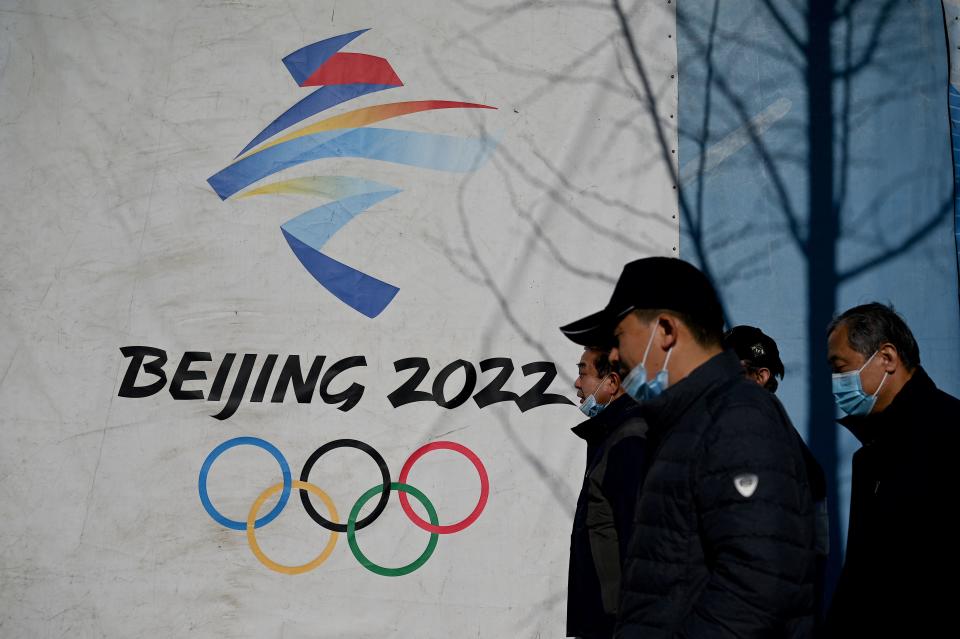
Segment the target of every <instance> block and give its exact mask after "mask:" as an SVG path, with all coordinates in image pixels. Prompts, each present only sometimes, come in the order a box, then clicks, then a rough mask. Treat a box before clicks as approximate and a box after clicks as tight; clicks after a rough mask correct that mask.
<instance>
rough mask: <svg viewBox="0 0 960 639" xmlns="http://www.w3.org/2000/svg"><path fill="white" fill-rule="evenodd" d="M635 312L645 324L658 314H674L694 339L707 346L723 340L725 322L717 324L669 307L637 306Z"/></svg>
mask: <svg viewBox="0 0 960 639" xmlns="http://www.w3.org/2000/svg"><path fill="white" fill-rule="evenodd" d="M633 313H634V315H636V316H637V319H639V320H640V321H641V322H643V323H645V324H646V323H649V322H652V321H653V320H654V319H656V317H657V316H658V315H673V316H674V317H676V318H677V319H678V320H680V321H681V322H683V325H684V326H686V327H687V329H689V330H690V334H691V335H693V339H694V341H696V342H697V344H699V345H700V346H703V347H706V348H709V347H711V346H720V344H721V342H722V341H723V324H719V325H716V324H715V323H713V322H706V321H702V320H701V319H698V318H697V317H694V316H693V315H690V314H689V313H681V312H679V311H671V310H670V309H668V308H637V309H634V311H633Z"/></svg>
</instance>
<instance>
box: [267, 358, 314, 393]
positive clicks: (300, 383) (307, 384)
mask: <svg viewBox="0 0 960 639" xmlns="http://www.w3.org/2000/svg"><path fill="white" fill-rule="evenodd" d="M325 359H326V358H325V357H324V356H323V355H318V356H316V357H314V358H313V364H311V365H310V372H309V373H307V379H306V381H304V379H303V370H302V369H301V368H300V356H299V355H289V356H287V361H286V362H284V363H283V368H281V369H280V376H279V377H278V378H277V385H276V387H275V388H274V389H273V397H272V398H271V399H270V401H271V402H273V403H277V404H279V403H280V402H282V401H283V398H284V396H286V394H287V387H288V386H289V385H290V382H291V381H292V382H293V392H294V394H295V395H296V396H297V401H298V402H300V403H301V404H309V403H310V400H312V399H313V389H314V388H316V386H317V380H318V379H319V378H320V369H321V368H323V362H324V360H325Z"/></svg>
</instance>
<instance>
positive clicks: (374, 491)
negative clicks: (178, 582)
mask: <svg viewBox="0 0 960 639" xmlns="http://www.w3.org/2000/svg"><path fill="white" fill-rule="evenodd" d="M243 445H247V446H256V447H258V448H262V449H263V450H265V451H267V452H268V453H270V454H271V455H273V457H274V459H276V460H277V463H279V464H280V471H281V474H282V476H283V481H282V482H280V483H278V484H273V485H272V486H270V487H269V488H267V489H266V490H265V491H263V492H262V493H261V494H260V496H259V497H257V499H256V500H255V501H254V502H253V505H252V506H251V507H250V512H249V514H248V515H247V520H246V521H237V520H234V519H229V518H227V517H225V516H224V515H222V514H221V513H220V511H218V510H217V509H216V508H215V507H214V506H213V504H212V503H211V502H210V497H209V495H208V494H207V476H208V475H209V473H210V467H211V466H212V465H213V462H214V461H216V459H217V458H218V457H219V456H220V455H221V454H223V453H224V452H225V451H227V450H229V449H231V448H234V447H235V446H243ZM344 447H348V448H356V449H358V450H361V451H363V452H365V453H367V454H368V455H370V457H371V458H373V460H374V461H375V462H376V463H377V466H378V467H379V468H380V476H381V479H382V482H381V483H380V484H377V485H375V486H373V487H372V488H370V489H369V490H367V491H366V492H364V493H363V494H362V495H360V498H359V499H358V500H357V501H356V503H354V505H353V507H352V508H351V509H350V515H349V516H348V517H347V523H346V524H345V525H344V524H341V523H340V521H339V515H338V514H337V509H336V506H334V503H333V500H332V499H330V496H329V495H327V493H325V492H324V491H323V490H321V489H320V488H319V487H317V486H315V485H313V484H311V483H309V482H308V478H309V475H310V471H311V470H312V469H313V467H314V465H316V463H317V461H318V460H319V459H320V457H322V456H323V455H324V454H326V453H328V452H330V451H331V450H335V449H337V448H344ZM441 449H445V450H452V451H455V452H458V453H460V454H462V455H464V456H465V457H466V458H467V459H468V460H470V462H471V463H472V464H473V466H474V468H476V470H477V473H478V474H479V475H480V499H479V500H478V501H477V505H476V506H475V507H474V509H473V511H472V512H471V513H470V514H469V515H467V517H466V518H464V519H462V520H461V521H459V522H456V523H453V524H448V525H440V521H439V518H438V516H437V511H436V509H435V508H434V506H433V504H432V503H431V502H430V500H429V499H427V496H426V495H424V494H423V493H422V492H421V491H420V490H419V489H417V488H415V487H414V486H411V485H409V484H408V483H407V477H408V475H409V474H410V470H411V468H412V467H413V464H414V463H415V462H416V461H417V460H418V459H420V458H421V457H422V456H423V455H425V454H426V453H428V452H430V451H432V450H441ZM198 488H199V492H200V503H201V504H202V505H203V508H204V510H206V511H207V514H208V515H210V517H211V518H213V520H214V521H216V522H217V523H219V524H221V525H222V526H225V527H227V528H230V529H232V530H245V531H246V533H247V543H248V545H249V546H250V550H251V552H253V555H254V556H255V557H256V558H257V560H258V561H259V562H260V563H262V564H263V565H264V566H266V567H267V568H269V569H270V570H274V571H276V572H280V573H284V574H288V575H296V574H301V573H305V572H309V571H311V570H313V569H314V568H316V567H317V566H319V565H320V564H322V563H323V562H325V561H326V560H327V559H328V558H329V557H330V555H331V553H332V552H333V549H334V547H335V546H336V543H337V538H338V536H339V535H338V533H341V532H345V533H346V534H347V543H348V544H349V546H350V550H351V552H352V553H353V556H354V557H355V558H356V559H357V561H358V562H359V563H360V565H362V566H363V567H364V568H366V569H367V570H370V571H371V572H374V573H376V574H378V575H383V576H386V577H398V576H401V575H408V574H410V573H412V572H413V571H415V570H417V569H418V568H420V567H421V566H423V564H425V563H426V562H427V560H428V559H430V557H431V555H433V552H434V550H435V549H436V547H437V540H438V539H439V536H440V535H442V534H450V533H455V532H459V531H461V530H463V529H464V528H466V527H467V526H470V525H471V524H472V523H473V522H475V521H476V520H477V518H478V517H479V516H480V513H481V512H483V509H484V507H485V506H486V504H487V498H488V497H489V495H490V480H489V477H488V476H487V471H486V469H485V468H484V466H483V463H482V462H481V461H480V458H479V457H478V456H477V455H476V454H475V453H474V452H473V451H472V450H470V449H469V448H467V447H466V446H463V445H462V444H458V443H456V442H450V441H437V442H432V443H429V444H426V445H424V446H421V447H420V448H418V449H417V450H416V451H414V452H413V454H411V455H410V457H409V458H408V459H407V461H405V462H404V464H403V468H402V470H401V471H400V480H399V481H397V482H392V481H390V471H389V469H388V468H387V463H386V461H384V459H383V457H382V456H381V455H380V453H378V452H377V451H376V450H375V449H374V448H373V447H371V446H370V445H368V444H366V443H364V442H361V441H359V440H356V439H337V440H334V441H331V442H328V443H326V444H324V445H323V446H321V447H320V448H318V449H316V450H315V451H313V453H311V455H310V456H309V457H308V458H307V461H306V463H305V464H304V466H303V469H302V471H301V472H300V479H299V480H293V479H292V476H291V473H290V466H289V465H288V464H287V460H286V459H285V458H284V457H283V455H282V454H281V453H280V451H279V450H278V449H277V448H276V447H275V446H274V445H273V444H271V443H269V442H267V441H265V440H263V439H259V438H257V437H235V438H233V439H229V440H227V441H225V442H223V443H222V444H220V445H219V446H217V447H216V448H214V449H213V450H212V451H210V454H209V455H207V457H206V459H204V461H203V464H202V465H201V467H200V477H199V480H198ZM293 488H296V489H297V490H299V491H300V501H301V502H302V503H303V506H304V509H305V510H306V511H307V514H308V515H310V518H311V519H313V521H315V522H316V523H317V524H319V525H320V526H322V527H323V528H325V529H327V530H329V531H330V537H329V539H328V540H327V544H326V545H325V546H324V548H323V550H322V551H321V552H320V554H319V555H317V556H316V557H315V558H314V559H312V560H311V561H309V562H307V563H305V564H303V565H300V566H286V565H283V564H279V563H277V562H275V561H273V560H272V559H270V558H269V557H267V556H266V555H265V554H264V553H263V551H262V550H261V548H260V545H259V544H258V543H257V537H256V532H255V530H256V529H257V528H259V527H261V526H265V525H266V524H269V523H270V522H271V521H273V520H274V519H276V517H277V516H278V515H279V514H280V511H282V510H283V509H284V507H285V506H286V505H287V501H288V500H289V498H290V492H291V491H292V489H293ZM391 490H395V491H397V493H398V494H399V495H400V505H401V506H402V507H403V511H404V513H406V515H407V517H408V518H409V519H410V520H411V521H412V522H413V523H414V524H415V525H416V526H418V527H419V528H422V529H423V530H426V531H427V532H429V533H430V540H429V541H428V542H427V547H426V549H425V550H424V551H423V552H422V553H421V554H420V556H419V557H417V559H415V560H414V561H412V562H411V563H409V564H407V565H405V566H400V567H399V568H387V567H384V566H380V565H377V564H375V563H373V562H372V561H370V560H369V559H367V557H366V556H364V554H363V553H362V552H361V551H360V546H359V544H358V543H357V538H356V534H357V531H358V530H360V529H362V528H364V527H366V526H368V525H370V524H371V523H373V522H374V521H375V520H376V519H377V517H379V516H380V514H381V513H382V512H383V510H384V508H385V507H386V504H387V501H388V500H389V496H390V491H391ZM277 492H280V498H279V500H278V501H277V504H276V505H275V506H274V507H273V509H271V510H270V512H268V513H267V514H266V515H264V516H263V517H261V518H259V519H257V514H258V513H259V512H260V508H261V507H262V506H263V504H264V503H265V502H266V500H267V499H269V498H270V497H271V496H273V495H275V494H276V493H277ZM309 493H313V494H314V495H316V496H317V497H319V498H320V500H321V501H323V503H324V505H325V506H326V508H327V511H328V512H329V515H330V518H331V519H326V518H325V517H323V516H322V515H320V513H318V512H317V511H316V509H315V508H314V507H313V504H312V503H311V501H310V497H309ZM378 494H379V495H380V499H379V501H378V502H377V505H376V507H375V508H374V509H373V511H372V512H371V513H370V514H369V515H367V516H366V517H364V518H363V519H361V520H359V521H357V518H358V517H359V516H360V511H361V510H362V509H363V506H364V505H365V504H366V503H367V502H368V501H370V500H371V499H372V498H373V497H374V496H376V495H378ZM407 494H410V495H413V496H414V497H415V498H416V499H417V501H419V502H420V503H421V504H423V507H424V508H425V509H426V511H427V516H428V517H429V518H430V522H429V523H428V522H426V521H424V520H423V519H422V518H420V517H419V516H418V515H417V514H416V513H415V512H414V511H413V508H412V507H411V506H410V500H409V498H408V497H407ZM331 520H332V521H331Z"/></svg>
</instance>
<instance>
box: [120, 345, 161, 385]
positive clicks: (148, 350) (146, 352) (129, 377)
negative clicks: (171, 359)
mask: <svg viewBox="0 0 960 639" xmlns="http://www.w3.org/2000/svg"><path fill="white" fill-rule="evenodd" d="M120 352H121V353H122V354H123V356H124V357H130V358H131V359H130V364H128V365H127V372H126V373H125V374H124V375H123V381H122V382H121V383H120V392H119V393H117V396H118V397H135V398H136V397H150V396H151V395H153V394H154V393H158V392H160V389H162V388H163V386H164V384H166V383H167V375H166V373H164V372H163V365H164V364H166V363H167V352H166V351H164V350H161V349H159V348H153V347H151V346H121V347H120ZM147 356H150V357H153V358H154V360H153V361H152V362H148V363H147V364H144V363H143V358H144V357H147ZM141 366H143V372H144V373H150V374H151V375H155V376H156V377H157V379H156V381H154V382H153V383H152V384H147V385H146V386H137V385H136V383H137V374H138V373H139V372H140V367H141Z"/></svg>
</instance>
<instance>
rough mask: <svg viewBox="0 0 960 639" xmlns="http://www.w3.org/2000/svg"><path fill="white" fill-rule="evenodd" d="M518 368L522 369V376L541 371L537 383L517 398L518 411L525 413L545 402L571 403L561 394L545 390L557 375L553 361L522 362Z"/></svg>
mask: <svg viewBox="0 0 960 639" xmlns="http://www.w3.org/2000/svg"><path fill="white" fill-rule="evenodd" d="M520 370H521V371H523V375H524V377H526V376H528V375H534V374H536V373H543V375H542V376H541V377H540V379H539V380H537V383H536V384H534V385H533V388H531V389H530V390H528V391H527V392H526V393H524V394H523V395H521V396H520V398H519V399H517V407H518V408H519V409H520V412H523V413H525V412H527V411H528V410H530V409H531V408H536V407H537V406H546V405H547V404H570V405H573V402H571V401H570V400H569V399H567V398H566V397H564V396H563V395H557V394H555V393H547V392H545V391H546V390H547V388H549V386H550V384H551V383H552V382H553V380H554V378H556V376H557V367H556V365H555V364H554V363H553V362H531V363H529V364H524V365H523V367H522V368H521V369H520Z"/></svg>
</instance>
